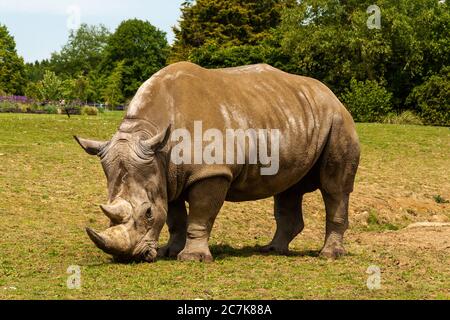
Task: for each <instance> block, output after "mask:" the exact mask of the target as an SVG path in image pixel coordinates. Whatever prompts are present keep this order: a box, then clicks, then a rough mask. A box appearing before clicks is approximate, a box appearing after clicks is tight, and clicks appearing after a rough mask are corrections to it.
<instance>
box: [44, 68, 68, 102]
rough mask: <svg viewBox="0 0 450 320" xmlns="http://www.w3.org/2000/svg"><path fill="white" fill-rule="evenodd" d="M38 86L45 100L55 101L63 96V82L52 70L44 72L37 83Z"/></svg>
mask: <svg viewBox="0 0 450 320" xmlns="http://www.w3.org/2000/svg"><path fill="white" fill-rule="evenodd" d="M38 88H39V90H40V96H41V97H42V99H43V100H45V101H57V100H60V99H62V98H63V97H64V94H63V82H62V80H61V79H60V78H59V77H58V76H57V75H56V74H55V73H54V72H52V71H49V70H47V71H46V72H45V74H44V78H43V79H42V80H41V81H39V83H38Z"/></svg>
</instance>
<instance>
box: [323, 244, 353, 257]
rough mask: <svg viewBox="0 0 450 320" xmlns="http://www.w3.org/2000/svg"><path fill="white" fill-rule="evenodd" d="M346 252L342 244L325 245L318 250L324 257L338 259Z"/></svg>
mask: <svg viewBox="0 0 450 320" xmlns="http://www.w3.org/2000/svg"><path fill="white" fill-rule="evenodd" d="M346 253H347V252H346V251H345V249H344V247H342V246H335V247H325V248H323V249H322V251H321V252H320V256H321V257H323V258H326V259H333V260H334V259H338V258H340V257H342V256H344V255H345V254H346Z"/></svg>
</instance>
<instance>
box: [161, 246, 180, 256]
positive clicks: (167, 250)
mask: <svg viewBox="0 0 450 320" xmlns="http://www.w3.org/2000/svg"><path fill="white" fill-rule="evenodd" d="M180 251H181V249H178V248H174V247H173V246H169V245H167V246H164V247H161V248H159V249H158V257H159V258H176V257H177V256H178V254H179V253H180Z"/></svg>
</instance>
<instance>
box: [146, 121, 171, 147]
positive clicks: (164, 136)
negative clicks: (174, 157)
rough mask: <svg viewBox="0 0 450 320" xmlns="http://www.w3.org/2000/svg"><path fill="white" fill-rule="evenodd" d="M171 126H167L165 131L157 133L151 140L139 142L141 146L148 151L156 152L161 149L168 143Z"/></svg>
mask: <svg viewBox="0 0 450 320" xmlns="http://www.w3.org/2000/svg"><path fill="white" fill-rule="evenodd" d="M171 128H172V126H171V125H169V126H168V127H167V128H166V130H164V131H162V132H160V133H158V134H157V135H156V136H154V137H153V138H151V139H148V140H143V141H141V144H142V145H143V146H144V147H145V148H146V149H149V150H153V151H154V152H158V151H160V150H161V149H163V148H164V147H165V146H166V144H167V142H168V141H169V138H170V134H171Z"/></svg>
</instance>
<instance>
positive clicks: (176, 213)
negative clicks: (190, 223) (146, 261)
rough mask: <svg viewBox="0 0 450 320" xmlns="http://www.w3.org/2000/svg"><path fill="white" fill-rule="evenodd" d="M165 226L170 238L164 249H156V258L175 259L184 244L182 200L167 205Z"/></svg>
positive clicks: (183, 209)
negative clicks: (167, 228)
mask: <svg viewBox="0 0 450 320" xmlns="http://www.w3.org/2000/svg"><path fill="white" fill-rule="evenodd" d="M167 226H168V227H169V234H170V238H169V241H168V242H167V244H166V245H165V246H164V247H162V248H159V249H158V256H159V257H169V258H176V257H177V255H178V254H179V253H180V252H181V250H183V248H184V246H185V244H186V231H187V211H186V204H185V202H184V200H183V199H180V200H177V201H175V202H172V203H169V211H168V213H167Z"/></svg>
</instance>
